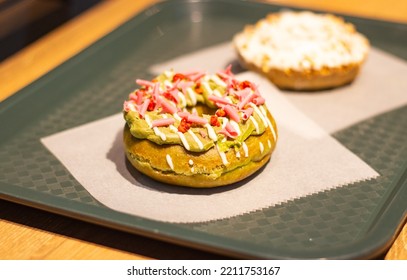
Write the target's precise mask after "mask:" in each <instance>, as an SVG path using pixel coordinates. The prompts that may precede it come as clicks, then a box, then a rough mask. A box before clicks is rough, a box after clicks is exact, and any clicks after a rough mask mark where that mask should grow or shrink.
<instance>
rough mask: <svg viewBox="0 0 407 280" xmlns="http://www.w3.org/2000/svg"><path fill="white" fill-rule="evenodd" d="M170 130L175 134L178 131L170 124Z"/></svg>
mask: <svg viewBox="0 0 407 280" xmlns="http://www.w3.org/2000/svg"><path fill="white" fill-rule="evenodd" d="M170 129H171V131H172V132H175V133H177V132H178V129H177V128H176V127H175V126H173V125H172V124H170Z"/></svg>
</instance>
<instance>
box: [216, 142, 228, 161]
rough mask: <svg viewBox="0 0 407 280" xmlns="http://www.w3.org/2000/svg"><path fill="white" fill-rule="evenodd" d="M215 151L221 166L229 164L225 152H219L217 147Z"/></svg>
mask: <svg viewBox="0 0 407 280" xmlns="http://www.w3.org/2000/svg"><path fill="white" fill-rule="evenodd" d="M216 149H217V150H218V153H219V156H220V158H221V160H222V163H223V165H228V164H229V162H228V159H227V157H226V154H225V152H221V151H220V149H219V146H218V145H216Z"/></svg>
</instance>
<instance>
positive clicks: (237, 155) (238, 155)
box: [236, 150, 240, 158]
mask: <svg viewBox="0 0 407 280" xmlns="http://www.w3.org/2000/svg"><path fill="white" fill-rule="evenodd" d="M236 157H237V158H240V151H239V150H236Z"/></svg>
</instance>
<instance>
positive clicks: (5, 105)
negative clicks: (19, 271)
mask: <svg viewBox="0 0 407 280" xmlns="http://www.w3.org/2000/svg"><path fill="white" fill-rule="evenodd" d="M214 1H215V0H200V1H191V0H172V1H167V2H158V3H156V4H154V5H152V6H150V7H148V8H147V9H146V10H148V9H151V8H157V7H161V8H165V6H166V5H168V4H173V3H178V4H180V3H192V2H195V3H196V2H214ZM220 2H224V3H229V4H232V3H236V2H234V1H231V0H221V1H220ZM243 2H246V1H240V2H239V3H243ZM246 3H249V5H250V4H253V3H254V4H259V5H268V6H272V7H278V8H283V7H287V6H284V5H275V4H269V3H261V2H258V1H248V2H246ZM246 3H245V4H246ZM290 8H292V9H298V8H295V7H290ZM146 10H144V11H141V12H140V13H138V14H136V15H134V16H133V17H131V18H130V19H128V20H127V21H126V22H125V23H123V24H122V25H120V26H119V27H117V28H116V29H114V30H112V31H111V32H109V33H108V34H106V35H105V36H102V37H101V38H100V39H98V40H97V41H96V42H94V43H92V44H91V45H90V46H88V47H86V48H85V49H84V50H82V51H80V52H79V53H78V54H76V55H74V56H73V57H71V58H69V59H68V60H67V61H65V62H63V63H62V64H60V65H59V66H57V67H56V68H54V69H52V70H51V71H50V72H48V73H46V74H45V75H43V76H41V77H40V78H38V79H36V80H35V81H33V82H32V83H30V84H28V85H27V86H26V87H24V88H23V89H20V90H19V91H18V92H16V93H15V94H13V95H12V96H10V97H9V98H7V99H6V100H4V101H3V102H1V103H0V115H3V114H7V111H8V109H10V108H12V107H13V105H14V104H16V103H18V102H21V100H24V96H25V95H27V94H28V95H31V94H35V90H33V88H34V89H35V87H38V86H40V85H41V82H46V81H47V78H48V77H52V75H55V74H56V73H57V72H58V71H62V72H63V71H65V70H66V69H65V68H66V67H68V68H69V67H71V66H72V65H74V64H75V63H74V61H75V60H76V59H77V60H80V59H83V57H82V56H84V55H85V56H86V55H87V50H89V49H91V48H94V47H98V46H100V45H101V44H102V45H103V43H104V42H105V40H108V41H109V38H110V37H112V36H113V35H111V34H113V33H116V32H119V31H120V30H122V32H125V29H124V30H123V28H124V27H123V26H124V25H125V24H126V23H128V22H130V21H132V22H133V21H135V22H136V23H133V25H137V24H138V23H137V22H139V24H142V23H143V22H144V20H146V19H148V18H149V16H146V13H145V11H146ZM309 10H313V9H309ZM338 15H340V14H338ZM346 17H349V16H346ZM352 17H353V16H352ZM353 18H358V17H353ZM358 19H360V20H362V21H370V22H374V23H378V24H385V25H387V24H388V25H389V26H394V25H401V26H407V25H404V24H402V23H393V22H386V21H379V20H373V19H366V18H358ZM121 28H122V29H121ZM70 65H71V66H70ZM1 142H2V141H1ZM398 178H399V180H396V182H393V184H397V185H401V186H400V187H399V188H397V189H396V193H394V194H389V198H388V200H391V201H392V203H394V204H396V205H400V211H399V212H397V215H394V213H393V215H392V217H393V219H386V217H387V215H389V213H388V212H389V211H390V210H389V207H388V204H387V205H384V204H385V203H384V202H383V205H382V207H380V212H381V213H382V215H381V216H380V218H379V219H378V221H377V222H376V223H375V224H374V227H373V228H372V229H370V230H369V234H368V235H369V240H372V241H375V242H373V243H374V244H376V245H377V244H379V245H377V246H373V248H372V247H371V246H370V247H369V246H368V247H369V248H367V247H365V248H364V250H362V251H358V252H357V253H356V252H349V251H347V250H349V249H348V247H349V248H352V249H353V248H355V244H353V243H352V244H350V245H348V246H345V247H344V248H341V250H338V248H336V249H334V251H335V252H330V251H332V250H327V251H326V253H329V254H325V255H324V256H323V257H321V256H319V255H318V254H317V253H321V250H319V251H318V252H316V254H315V255H313V254H310V251H307V252H306V255H304V256H301V255H300V256H299V257H300V258H334V259H338V258H340V259H342V258H343V259H353V258H361V257H362V258H364V257H372V256H373V257H374V256H377V255H379V254H381V253H382V252H383V251H384V250H385V249H386V248H388V247H389V244H390V243H391V242H392V241H393V240H394V239H395V236H396V233H398V232H399V231H400V230H401V227H402V223H404V222H405V221H406V220H407V209H404V211H403V209H402V208H403V206H404V207H405V203H404V204H403V202H404V201H407V164H405V166H404V168H403V170H402V172H401V174H399V176H398ZM0 188H1V191H0V198H1V199H4V200H8V201H11V202H16V203H20V204H23V205H26V206H30V207H34V208H38V209H42V210H45V211H49V212H53V213H56V214H60V215H63V216H68V217H72V218H75V219H79V220H82V221H86V222H90V223H95V224H98V225H102V226H106V227H110V228H114V229H118V230H122V231H126V232H130V233H135V234H140V235H144V236H147V237H151V238H156V239H158V240H162V241H167V242H172V243H175V244H179V245H185V246H189V247H193V248H197V249H201V250H206V251H211V252H215V253H220V254H226V255H229V256H233V257H243V258H277V259H286V258H298V256H294V255H291V256H290V255H287V254H281V253H279V249H276V250H275V251H273V252H272V253H270V251H268V250H267V251H266V250H265V248H264V247H261V246H258V245H256V244H252V243H248V242H245V241H239V240H232V239H229V238H224V237H221V236H214V235H211V234H209V233H204V232H199V231H196V230H192V229H188V228H185V227H183V228H180V227H179V226H177V225H174V224H170V223H163V222H157V221H152V220H149V219H146V218H142V217H137V216H132V215H128V214H124V213H120V212H117V211H114V210H111V209H108V208H103V207H98V206H94V205H90V204H85V203H80V202H77V201H74V200H69V199H66V198H62V197H57V196H53V195H50V194H47V193H43V192H40V191H34V190H32V189H28V188H24V187H19V186H14V185H10V184H5V183H0ZM391 189H393V190H394V189H395V187H393V188H391ZM44 201H46V202H45V203H44ZM386 201H387V200H386ZM72 206H74V207H76V208H72ZM106 211H108V212H109V213H106ZM106 214H108V215H111V216H105V215H106ZM394 216H397V217H394ZM112 217H114V219H112ZM134 222H136V224H134ZM395 223H396V224H397V226H396V227H395V226H394V225H395ZM379 225H383V227H379ZM391 225H393V226H392V227H391ZM389 226H390V228H392V229H394V230H391V231H390V232H389V231H386V232H385V231H384V230H383V228H384V229H387V228H388V227H389ZM378 227H379V229H377V228H378ZM380 229H382V230H381V235H380V236H377V235H373V236H372V231H374V230H380ZM202 238H204V242H202V241H203V239H202ZM366 239H367V238H365V239H363V240H362V241H364V242H366ZM219 241H220V242H219ZM364 242H361V241H358V242H355V243H357V244H356V245H360V246H361V245H362V244H363V243H364ZM368 243H370V242H368ZM242 245H244V246H246V248H245V249H244V250H241V246H242ZM280 251H281V250H280ZM283 251H284V250H283ZM338 251H339V252H340V253H339V254H338ZM296 253H299V252H296Z"/></svg>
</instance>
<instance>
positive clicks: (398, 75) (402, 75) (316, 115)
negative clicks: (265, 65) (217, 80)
mask: <svg viewBox="0 0 407 280" xmlns="http://www.w3.org/2000/svg"><path fill="white" fill-rule="evenodd" d="M228 64H233V65H237V64H238V62H237V60H236V54H235V51H234V49H233V47H232V45H231V43H230V42H228V43H224V44H219V45H215V46H212V47H210V48H205V49H203V50H199V51H196V52H193V53H190V54H188V55H184V56H181V57H178V58H174V59H173V60H170V61H167V62H164V63H162V64H159V65H153V66H152V67H151V69H150V71H151V72H153V73H161V72H162V71H164V70H168V69H171V68H172V69H174V70H176V71H183V70H191V65H193V66H194V68H196V69H201V70H202V69H205V70H207V71H208V72H214V71H217V70H219V69H223V68H225V67H226V66H227V65H228ZM241 70H243V69H241ZM284 93H285V97H286V98H287V99H288V100H289V101H290V102H291V103H293V104H294V105H295V106H296V107H297V108H298V109H300V110H301V111H302V112H303V113H305V114H306V115H307V116H309V117H310V118H311V119H312V120H313V121H315V122H316V123H317V124H318V125H320V126H321V127H322V128H323V129H324V130H325V131H327V132H329V133H332V132H335V131H339V130H341V129H344V128H346V127H349V126H351V125H354V124H356V123H358V122H361V121H363V120H366V119H369V118H371V117H373V116H375V115H378V114H381V113H384V112H387V111H390V110H393V109H395V108H397V107H401V106H404V105H406V104H407V63H406V62H405V61H404V60H402V59H400V58H397V57H395V56H393V55H390V54H388V53H386V52H383V51H381V50H379V49H376V48H372V49H371V50H370V53H369V57H368V59H367V61H366V63H365V65H364V66H363V67H362V71H361V73H359V76H358V77H357V78H356V80H355V81H354V82H353V83H352V84H350V85H346V86H343V87H340V88H336V89H332V90H324V91H317V92H305V93H304V92H293V91H284Z"/></svg>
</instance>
